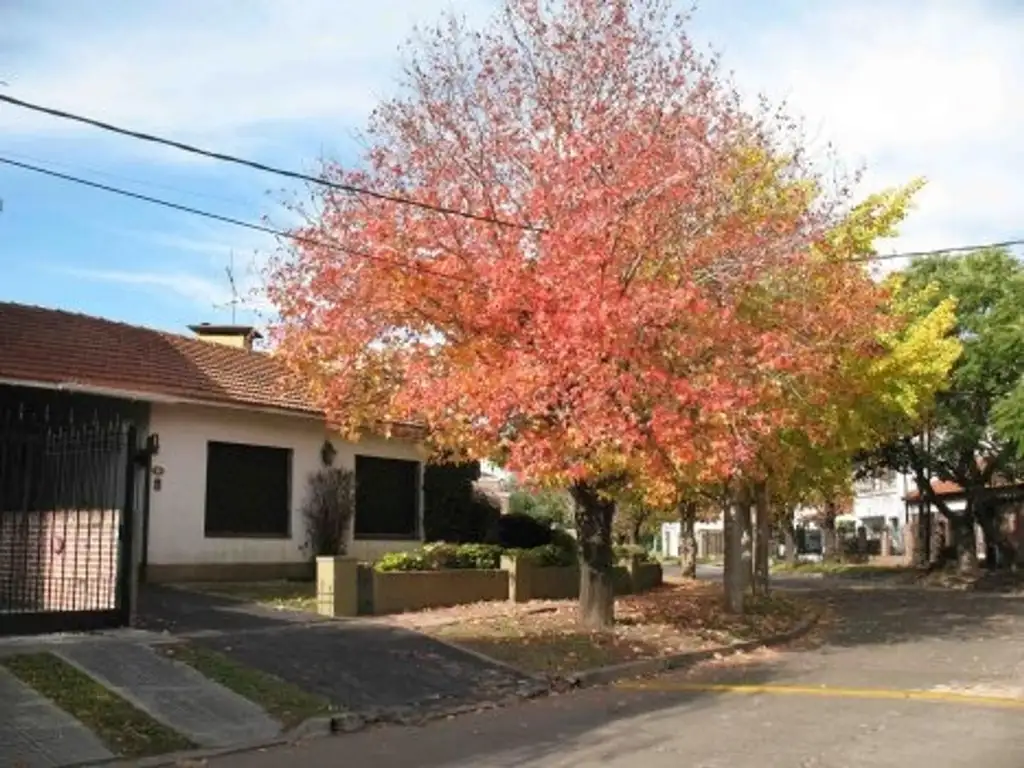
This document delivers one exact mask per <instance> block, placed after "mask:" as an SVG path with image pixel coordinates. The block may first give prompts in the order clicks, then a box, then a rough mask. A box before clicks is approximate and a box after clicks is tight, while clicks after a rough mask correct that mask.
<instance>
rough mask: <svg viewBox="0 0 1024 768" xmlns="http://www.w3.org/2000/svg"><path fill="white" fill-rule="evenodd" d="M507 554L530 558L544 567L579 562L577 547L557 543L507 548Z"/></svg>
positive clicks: (563, 565) (562, 565)
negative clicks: (567, 546)
mask: <svg viewBox="0 0 1024 768" xmlns="http://www.w3.org/2000/svg"><path fill="white" fill-rule="evenodd" d="M505 554H506V555H510V556H512V557H524V558H528V559H529V560H530V562H532V563H534V564H535V565H539V566H541V567H542V568H556V567H566V566H570V565H576V564H577V562H579V558H578V557H577V555H576V550H575V549H571V550H570V549H565V548H564V547H560V546H558V545H557V544H545V545H544V546H542V547H533V548H532V549H510V550H506V552H505Z"/></svg>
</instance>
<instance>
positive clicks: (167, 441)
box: [148, 403, 423, 565]
mask: <svg viewBox="0 0 1024 768" xmlns="http://www.w3.org/2000/svg"><path fill="white" fill-rule="evenodd" d="M149 429H150V432H151V433H155V434H158V435H159V436H160V452H159V454H158V455H157V456H156V457H154V459H153V466H154V468H156V467H160V468H162V473H161V474H160V475H159V477H157V475H156V473H155V472H154V477H153V480H152V482H153V483H154V484H155V483H156V481H157V480H158V479H159V483H160V489H159V490H156V488H155V487H154V486H153V485H151V488H150V507H149V520H150V522H149V557H148V561H149V563H150V564H153V565H190V564H207V563H231V564H235V563H287V562H301V561H303V560H305V559H306V554H305V553H304V552H303V551H302V544H303V543H304V541H305V535H306V532H305V526H304V523H303V520H302V514H301V505H302V502H303V500H304V498H305V493H306V478H307V477H308V476H309V474H310V473H311V472H314V471H315V470H316V469H318V468H319V467H320V448H321V446H322V445H323V442H324V439H325V438H326V437H328V433H327V431H326V429H325V426H324V424H323V423H322V422H320V421H318V420H316V419H309V418H303V417H300V416H289V415H284V414H270V413H261V412H257V411H242V410H234V409H227V408H216V407H205V406H193V405H165V404H159V403H155V404H153V407H152V412H151V415H150V426H149ZM211 440H220V441H225V442H234V443H247V444H251V445H265V446H274V447H279V448H289V449H291V451H292V485H291V490H292V493H291V515H292V521H291V537H290V538H287V539H271V538H206V537H205V535H204V530H203V529H204V512H205V501H206V498H205V497H206V444H207V442H208V441H211ZM331 442H332V444H333V445H334V447H335V450H336V458H335V460H334V463H335V466H343V467H349V468H353V467H354V466H355V457H356V455H357V454H362V455H369V456H381V457H387V458H396V459H412V460H420V459H422V456H421V452H420V450H419V449H418V447H417V446H416V445H415V444H413V443H410V442H407V441H397V440H395V441H389V440H383V439H367V440H364V441H360V442H359V443H357V444H354V443H349V442H346V441H343V440H341V439H340V438H338V437H337V436H331ZM419 506H420V510H421V514H422V509H423V503H422V489H421V499H420V505H419ZM421 528H422V526H421ZM350 541H351V537H350ZM416 544H417V542H407V541H406V542H390V541H388V542H377V541H351V548H350V553H351V554H353V555H355V556H356V557H361V558H364V557H372V556H378V555H379V554H382V553H383V552H388V551H396V550H399V549H403V548H408V547H409V546H415V545H416Z"/></svg>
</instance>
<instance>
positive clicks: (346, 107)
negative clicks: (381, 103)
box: [0, 0, 478, 161]
mask: <svg viewBox="0 0 1024 768" xmlns="http://www.w3.org/2000/svg"><path fill="white" fill-rule="evenodd" d="M447 5H448V3H445V2H441V1H440V0H430V1H429V2H426V1H424V0H377V1H376V2H373V3H345V4H343V5H342V4H339V3H337V2H332V1H331V0H303V2H300V3H285V2H280V0H247V2H245V3H244V4H240V3H238V2H224V1H223V0H220V1H219V2H218V1H217V0H178V1H175V2H170V1H165V2H149V3H145V4H130V3H124V2H111V1H110V0H107V2H106V3H97V4H90V6H92V7H93V12H92V13H90V14H88V15H84V14H82V15H78V16H77V17H76V16H75V12H74V11H69V9H68V7H67V6H63V12H60V13H56V12H55V13H50V14H46V13H44V12H40V13H37V14H32V15H28V14H26V15H24V16H20V17H19V16H18V15H13V16H12V17H11V18H9V19H8V20H7V21H6V24H7V25H8V29H7V30H6V32H5V33H3V34H4V35H5V36H6V38H7V39H8V40H11V41H13V44H17V43H20V44H21V46H20V48H21V50H22V51H23V52H22V54H21V56H20V57H15V58H14V59H13V62H11V61H8V62H5V66H6V67H8V68H9V70H10V71H7V72H5V78H4V79H6V80H7V81H8V83H9V86H10V87H9V88H8V89H7V92H8V93H10V94H11V95H14V96H18V97H20V98H24V99H26V100H28V101H34V102H40V103H43V104H50V105H55V106H59V107H61V108H63V109H66V110H68V111H71V112H79V113H84V114H87V115H93V116H96V117H98V118H100V119H103V120H106V121H109V122H113V123H119V124H123V125H125V126H130V127H134V128H137V129H139V130H143V131H153V132H162V133H167V134H171V135H173V136H177V137H181V138H184V139H196V138H197V137H203V138H207V139H210V140H213V139H216V140H217V141H218V142H219V145H220V146H221V147H223V146H225V145H226V144H225V143H227V144H230V145H233V146H236V147H237V146H238V145H239V144H243V145H244V144H258V143H259V139H260V136H261V134H262V133H264V132H265V130H266V129H267V128H268V127H273V126H280V125H282V124H288V123H292V124H297V125H300V126H301V125H303V124H306V125H312V124H318V127H319V128H321V129H322V128H324V127H325V126H327V127H329V128H332V129H334V130H336V131H337V132H338V133H339V134H340V135H339V138H341V139H346V138H347V137H346V136H345V135H344V133H345V131H346V130H347V129H348V128H350V127H352V126H353V125H356V124H358V123H359V122H361V119H362V118H363V117H364V116H365V114H366V113H367V112H368V111H369V110H370V109H371V108H372V107H373V105H374V104H375V103H376V101H377V100H378V97H379V96H380V95H381V94H382V93H383V92H385V91H386V90H387V89H388V88H389V86H390V80H391V78H392V75H393V74H394V71H395V69H394V67H395V63H396V57H395V50H396V48H397V46H398V45H399V44H400V43H401V42H402V41H403V40H404V39H405V38H406V37H407V36H408V34H409V32H410V30H411V25H412V23H413V21H414V20H421V21H422V20H430V19H432V18H435V17H436V16H437V14H438V12H439V11H440V10H441V9H443V8H445V7H446V6H447ZM453 5H454V6H455V7H457V8H460V9H463V8H465V9H466V11H467V12H468V13H472V12H474V10H475V9H476V7H477V5H478V3H477V2H475V0H465V1H464V2H456V3H453ZM90 130H92V129H88V128H84V127H82V126H77V127H76V126H75V125H74V124H72V123H68V122H63V121H60V120H55V119H52V118H49V117H43V116H34V115H32V114H30V113H26V112H20V111H16V110H14V109H13V108H10V107H4V108H2V109H0V136H4V135H6V136H18V135H25V134H31V135H33V136H36V137H38V136H40V135H42V134H49V135H67V134H68V133H71V132H73V133H81V132H82V131H90ZM126 143H129V144H130V143H131V142H129V141H127V140H122V141H121V144H126ZM136 147H137V148H138V145H136ZM172 157H174V158H177V159H179V160H182V161H184V160H186V159H187V156H185V155H182V154H180V153H174V151H173V150H166V152H165V154H164V156H162V157H161V158H160V159H171V158H172Z"/></svg>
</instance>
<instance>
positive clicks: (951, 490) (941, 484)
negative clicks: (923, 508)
mask: <svg viewBox="0 0 1024 768" xmlns="http://www.w3.org/2000/svg"><path fill="white" fill-rule="evenodd" d="M1020 486H1021V483H1016V482H1011V481H1009V480H1007V479H1006V478H1002V477H995V478H993V479H992V481H991V482H990V483H989V485H988V487H989V488H993V489H995V488H998V489H1006V488H1017V487H1020ZM932 490H933V491H935V495H936V496H938V497H940V498H941V497H943V496H960V495H962V494H963V493H964V489H963V487H962V486H960V485H958V484H957V483H954V482H950V481H949V480H932ZM903 498H904V500H905V501H919V500H920V498H921V492H920V491H918V490H917V488H914V489H913V490H911V491H908V492H907V495H906V496H904V497H903Z"/></svg>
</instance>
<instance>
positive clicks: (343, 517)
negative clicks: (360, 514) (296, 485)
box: [302, 462, 356, 557]
mask: <svg viewBox="0 0 1024 768" xmlns="http://www.w3.org/2000/svg"><path fill="white" fill-rule="evenodd" d="M355 489H356V483H355V472H353V471H352V470H351V469H341V468H338V467H332V466H329V465H328V464H327V463H326V462H325V463H324V466H323V467H321V468H320V469H318V470H317V471H316V472H312V473H310V475H309V488H308V491H307V495H306V500H305V502H304V503H303V505H302V518H303V520H304V521H305V523H306V543H305V549H306V550H307V551H308V552H309V554H310V555H311V556H313V557H319V556H321V555H343V554H345V551H346V549H347V546H348V529H349V525H350V523H351V521H352V516H353V515H354V514H355V510H356V498H355Z"/></svg>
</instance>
